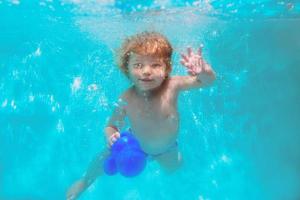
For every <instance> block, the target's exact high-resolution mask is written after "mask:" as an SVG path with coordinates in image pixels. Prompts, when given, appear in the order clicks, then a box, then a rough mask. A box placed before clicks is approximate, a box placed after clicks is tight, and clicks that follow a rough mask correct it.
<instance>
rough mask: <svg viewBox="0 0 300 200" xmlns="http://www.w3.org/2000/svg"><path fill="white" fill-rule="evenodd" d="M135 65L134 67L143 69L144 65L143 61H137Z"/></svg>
mask: <svg viewBox="0 0 300 200" xmlns="http://www.w3.org/2000/svg"><path fill="white" fill-rule="evenodd" d="M133 67H134V68H135V69H141V68H142V67H143V65H142V63H135V64H134V65H133Z"/></svg>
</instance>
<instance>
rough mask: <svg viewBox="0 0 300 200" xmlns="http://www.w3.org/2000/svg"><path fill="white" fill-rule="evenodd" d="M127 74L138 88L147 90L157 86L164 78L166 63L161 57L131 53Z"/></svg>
mask: <svg viewBox="0 0 300 200" xmlns="http://www.w3.org/2000/svg"><path fill="white" fill-rule="evenodd" d="M128 74H129V78H130V79H131V80H132V81H133V83H134V85H135V86H136V87H137V88H138V89H140V90H142V91H149V90H152V89H155V88H157V87H159V86H160V85H161V84H162V82H163V81H164V80H165V78H166V76H167V71H166V64H165V62H164V61H163V60H162V59H161V58H158V57H155V56H147V55H146V56H144V55H139V54H135V53H131V55H130V58H129V63H128Z"/></svg>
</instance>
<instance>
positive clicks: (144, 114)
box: [123, 80, 179, 154]
mask: <svg viewBox="0 0 300 200" xmlns="http://www.w3.org/2000/svg"><path fill="white" fill-rule="evenodd" d="M170 84H171V83H170V80H166V81H165V83H164V84H162V86H161V88H159V90H157V91H156V92H155V94H153V95H151V96H149V97H145V96H142V95H140V94H139V93H138V92H137V91H136V90H135V88H134V87H132V88H130V89H129V90H128V91H126V92H125V94H124V95H123V96H124V100H125V101H126V102H127V106H126V108H125V110H126V115H127V116H128V119H129V121H130V125H131V128H132V131H133V134H135V136H136V137H137V139H138V140H139V141H140V144H141V146H142V148H143V150H144V151H145V152H146V153H149V154H158V153H162V152H164V151H166V150H167V149H168V148H169V147H170V146H172V145H174V143H175V142H176V138H177V134H178V126H179V116H178V113H177V94H176V92H175V90H174V87H172V86H171V85H170Z"/></svg>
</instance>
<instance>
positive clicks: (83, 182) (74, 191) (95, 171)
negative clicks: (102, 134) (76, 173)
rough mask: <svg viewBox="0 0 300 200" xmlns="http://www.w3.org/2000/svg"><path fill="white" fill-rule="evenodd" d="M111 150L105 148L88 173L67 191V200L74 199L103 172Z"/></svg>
mask: <svg viewBox="0 0 300 200" xmlns="http://www.w3.org/2000/svg"><path fill="white" fill-rule="evenodd" d="M109 153H110V152H109V150H108V149H105V150H104V151H103V152H101V153H100V154H99V155H97V157H96V158H95V159H94V160H93V161H92V163H91V164H90V166H89V168H88V170H87V172H86V174H85V175H84V176H83V177H82V178H81V179H80V180H78V181H76V182H75V183H74V184H73V185H72V186H71V187H70V188H69V189H68V192H67V200H74V199H77V198H78V197H79V195H80V194H81V193H82V192H83V191H84V190H85V189H87V188H88V187H89V186H90V185H91V184H92V183H93V182H94V181H95V180H96V178H97V177H98V176H100V175H102V174H103V168H102V166H103V162H104V160H105V159H106V158H107V156H108V155H109Z"/></svg>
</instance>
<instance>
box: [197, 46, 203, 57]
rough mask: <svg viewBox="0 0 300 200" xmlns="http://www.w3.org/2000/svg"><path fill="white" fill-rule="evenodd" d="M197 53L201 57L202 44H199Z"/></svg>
mask: <svg viewBox="0 0 300 200" xmlns="http://www.w3.org/2000/svg"><path fill="white" fill-rule="evenodd" d="M198 55H199V56H200V57H202V46H200V47H199V49H198Z"/></svg>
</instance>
